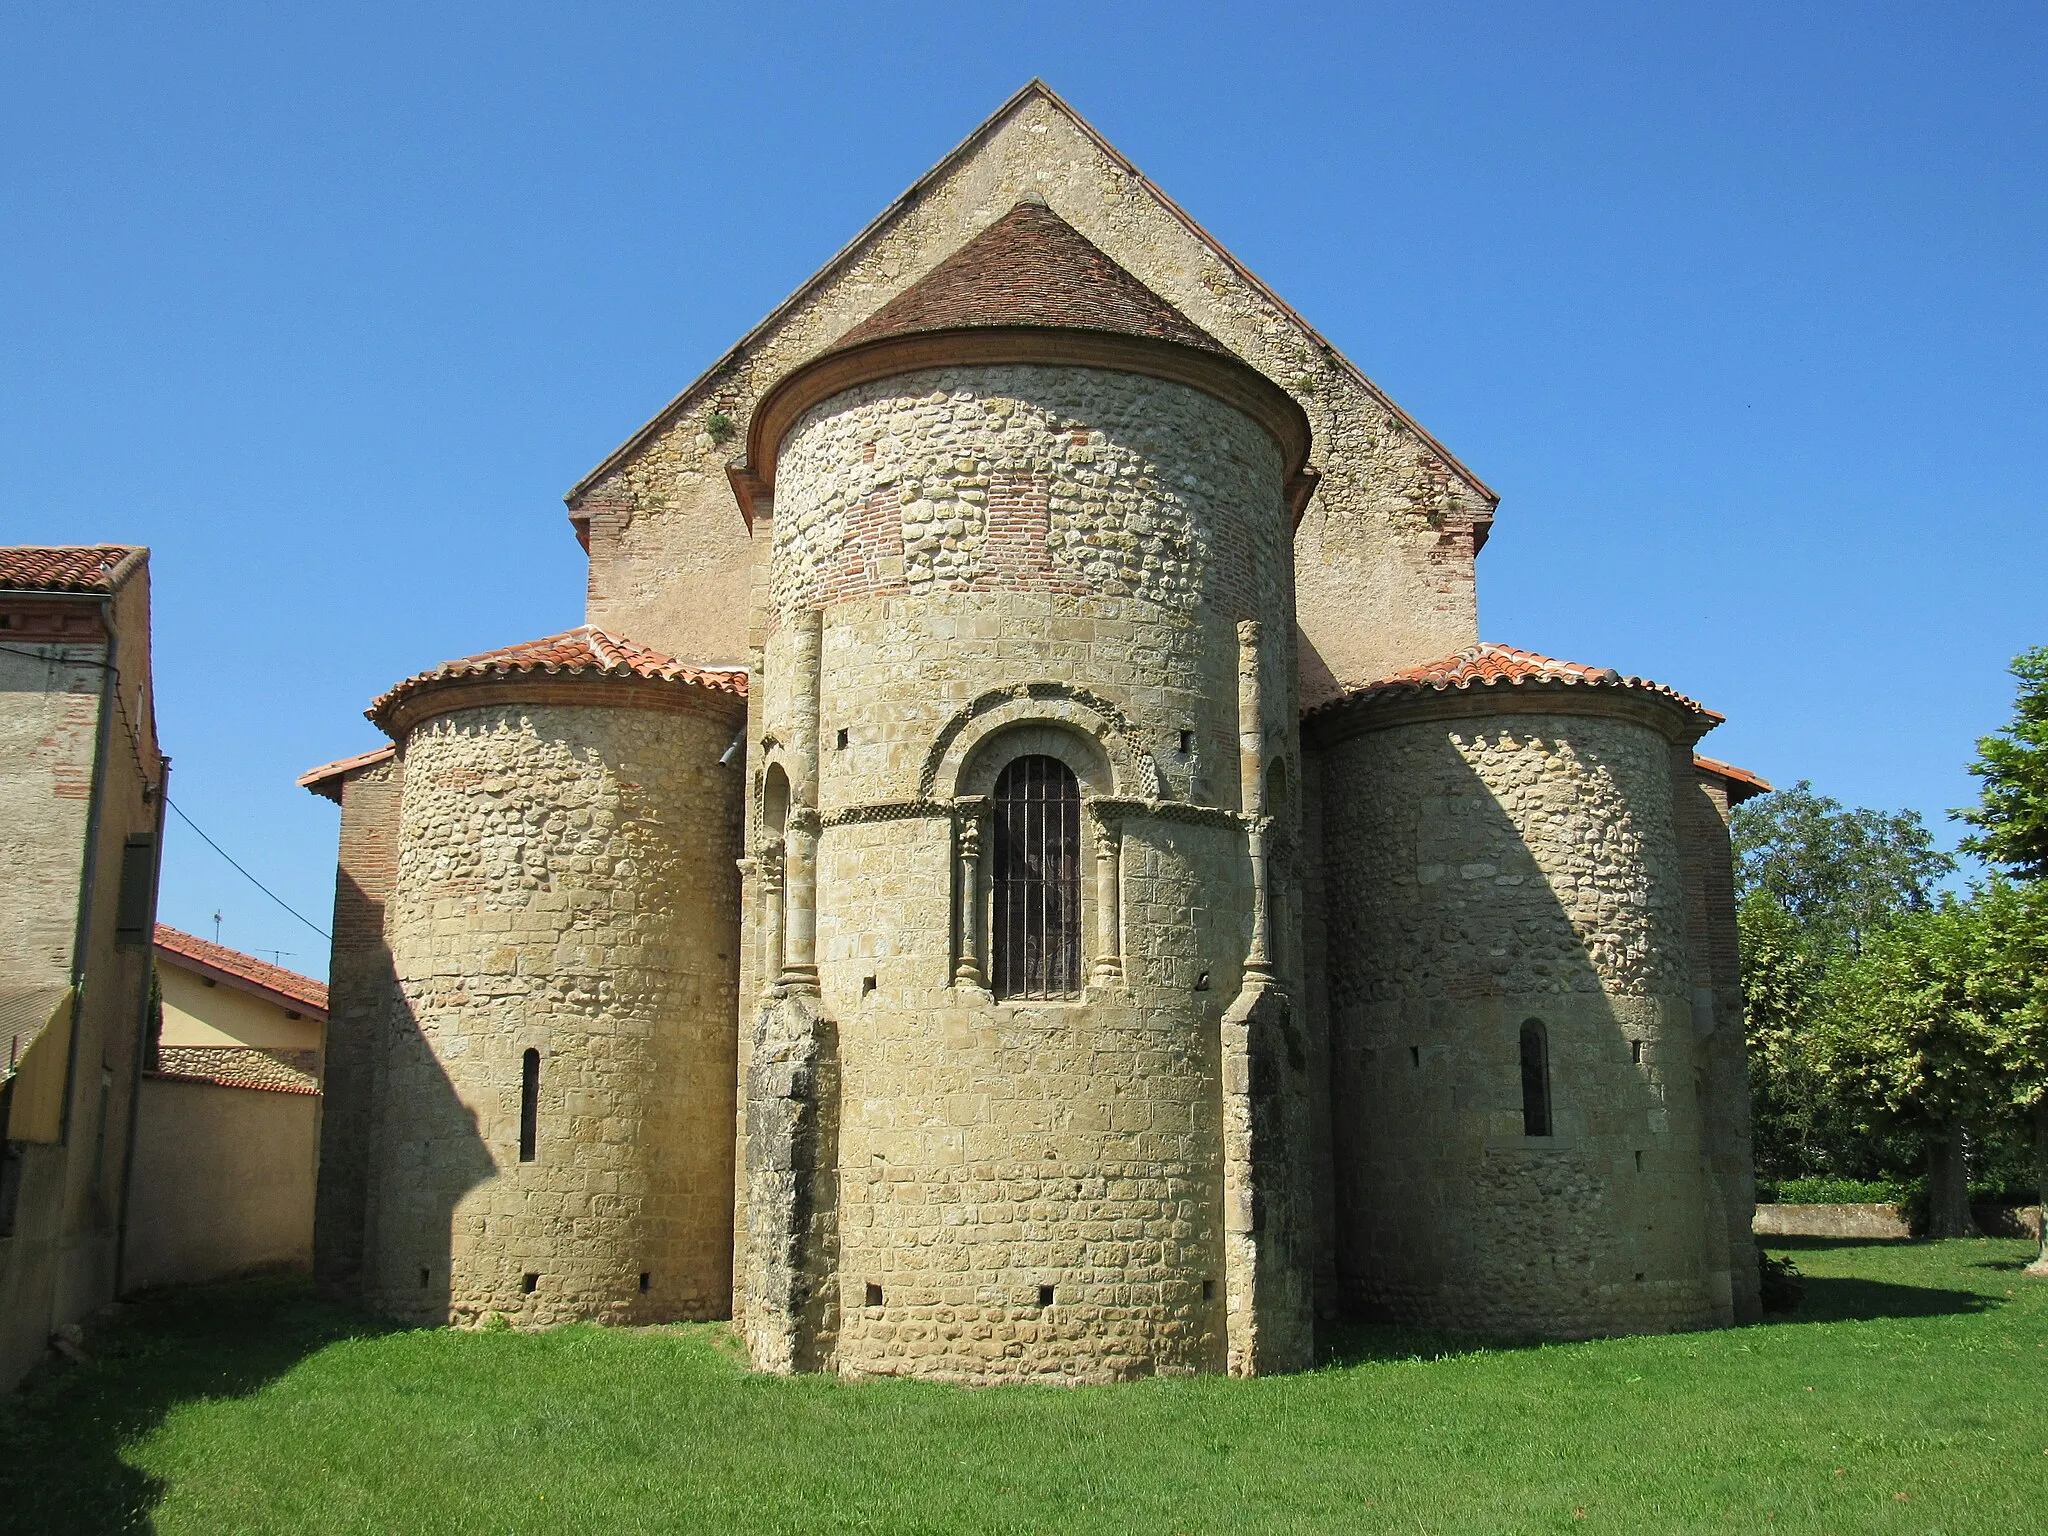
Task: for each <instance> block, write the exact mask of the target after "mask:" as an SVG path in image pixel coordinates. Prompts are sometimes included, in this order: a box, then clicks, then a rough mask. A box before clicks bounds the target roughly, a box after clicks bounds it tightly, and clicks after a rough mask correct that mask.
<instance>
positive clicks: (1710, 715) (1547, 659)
mask: <svg viewBox="0 0 2048 1536" xmlns="http://www.w3.org/2000/svg"><path fill="white" fill-rule="evenodd" d="M1531 683H1535V684H1559V683H1562V684H1565V685H1567V686H1570V687H1579V688H1629V689H1635V690H1637V691H1640V692H1644V693H1654V694H1656V695H1658V696H1659V697H1661V698H1666V699H1669V700H1671V701H1672V702H1673V703H1675V704H1677V705H1679V706H1680V707H1681V708H1683V709H1686V710H1689V711H1691V712H1692V713H1693V714H1696V715H1699V716H1701V717H1703V718H1705V719H1707V720H1710V721H1712V722H1713V723H1714V724H1716V725H1718V724H1720V723H1721V721H1722V719H1723V718H1725V717H1724V716H1721V715H1718V714H1716V713H1715V712H1714V711H1713V710H1711V709H1708V708H1707V707H1706V706H1705V705H1704V704H1700V703H1697V702H1695V701H1694V700H1692V699H1689V698H1687V697H1686V696H1685V695H1684V694H1682V693H1679V692H1678V691H1677V690H1675V689H1672V688H1667V687H1665V686H1664V685H1663V684H1662V683H1653V682H1651V681H1649V680H1648V679H1647V678H1641V677H1623V676H1622V675H1621V674H1620V673H1619V672H1617V671H1615V670H1614V669H1613V668H1612V667H1589V666H1585V665H1583V664H1582V663H1579V662H1576V661H1559V660H1557V659H1556V658H1555V657H1552V656H1539V655H1538V654H1537V653H1536V652H1534V651H1522V650H1517V649H1515V647H1513V646H1511V645H1490V644H1487V643H1486V642H1484V641H1482V642H1480V643H1479V644H1478V645H1468V646H1466V647H1465V649H1464V650H1462V651H1458V652H1455V653H1454V654H1452V655H1449V656H1445V657H1442V658H1440V659H1438V660H1436V661H1430V662H1424V663H1423V664H1422V665H1421V666H1419V667H1409V668H1407V669H1406V670H1404V671H1400V672H1395V673H1392V674H1390V675H1389V676H1387V677H1383V678H1380V679H1378V680H1377V681H1375V682H1371V683H1367V684H1366V685H1365V686H1364V687H1362V688H1354V689H1352V690H1351V691H1349V692H1348V693H1346V694H1345V695H1344V696H1343V697H1342V698H1340V699H1333V700H1331V701H1330V702H1329V703H1328V704H1322V705H1318V706H1317V708H1316V709H1315V710H1311V711H1310V713H1311V714H1315V713H1319V712H1320V711H1322V710H1325V709H1334V708H1337V707H1339V706H1341V705H1344V704H1354V703H1357V702H1359V701H1360V700H1364V699H1377V698H1386V697H1391V696H1394V695H1398V694H1410V695H1414V694H1421V693H1425V692H1436V693H1443V692H1446V691H1448V690H1450V689H1452V688H1456V689H1460V690H1464V689H1470V688H1498V687H1510V688H1512V687H1519V686H1522V685H1524V684H1531Z"/></svg>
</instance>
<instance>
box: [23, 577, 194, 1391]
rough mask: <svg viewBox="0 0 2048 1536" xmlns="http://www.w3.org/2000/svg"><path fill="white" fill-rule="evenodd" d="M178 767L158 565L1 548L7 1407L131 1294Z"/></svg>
mask: <svg viewBox="0 0 2048 1536" xmlns="http://www.w3.org/2000/svg"><path fill="white" fill-rule="evenodd" d="M169 766H170V764H169V759H167V758H166V757H165V756H164V755H163V753H162V752H161V751H159V750H158V747H157V736H156V717H155V700H154V690H153V688H152V685H151V680H150V654H149V551H148V550H146V549H139V548H131V547H128V546H126V545H119V544H102V545H92V546H86V547H79V548H42V547H35V548H0V868H4V869H5V871H6V875H5V879H4V881H0V1127H4V1144H0V1391H5V1390H7V1389H9V1388H11V1387H12V1386H14V1384H15V1383H16V1382H17V1381H19V1380H20V1379H21V1377H22V1375H23V1374H24V1373H25V1372H26V1371H27V1370H28V1369H29V1367H30V1366H32V1365H33V1364H35V1362H36V1361H37V1360H38V1359H40V1358H41V1357H42V1354H43V1352H44V1350H45V1349H46V1348H47V1347H48V1344H49V1340H50V1336H51V1335H52V1333H54V1332H55V1331H56V1330H57V1329H58V1328H60V1327H62V1326H63V1325H65V1324H67V1323H72V1322H76V1321H77V1320H79V1319H80V1318H82V1317H84V1316H85V1315H86V1314H87V1313H89V1312H91V1311H93V1310H94V1309H95V1308H97V1307H99V1306H102V1305H104V1304H105V1303H107V1302H109V1301H111V1300H113V1298H114V1297H115V1296H116V1295H117V1294H118V1293H119V1291H120V1289H121V1275H120V1266H121V1233H122V1228H123V1221H124V1217H125V1211H124V1210H123V1201H122V1194H123V1191H124V1190H125V1188H126V1187H127V1180H126V1177H125V1175H126V1171H127V1162H128V1157H129V1154H130V1150H131V1148H132V1145H133V1131H134V1114H135V1104H136V1092H135V1088H136V1080H137V1077H138V1075H139V1073H140V1070H141V1066H142V1054H143V1051H144V1048H145V1047H146V1045H147V1043H148V1037H149V1036H148V1029H147V1028H146V1023H147V1018H148V1012H149V975H150V933H151V929H152V928H153V927H154V925H155V921H156V879H157V848H158V844H159V842H160V841H161V837H162V831H163V808H164V780H165V776H166V774H167V773H168V771H169Z"/></svg>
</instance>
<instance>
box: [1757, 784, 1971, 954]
mask: <svg viewBox="0 0 2048 1536" xmlns="http://www.w3.org/2000/svg"><path fill="white" fill-rule="evenodd" d="M1729 832H1730V836H1731V837H1732V838H1733V840H1734V844H1735V884H1736V894H1737V895H1738V897H1741V898H1745V899H1746V898H1748V897H1750V896H1763V897H1765V898H1767V899H1768V900H1769V901H1771V902H1772V903H1773V904H1774V905H1775V906H1777V907H1778V908H1780V909H1781V910H1782V911H1783V912H1784V913H1785V914H1786V915H1787V916H1788V917H1790V918H1792V919H1793V921H1794V922H1796V923H1797V924H1798V926H1799V929H1800V931H1801V933H1802V934H1803V936H1804V940H1805V942H1806V943H1807V944H1808V945H1809V947H1811V948H1812V949H1813V950H1814V952H1815V953H1816V954H1818V955H1820V956H1824V957H1826V958H1829V959H1832V958H1833V957H1834V956H1835V955H1837V954H1843V953H1847V954H1854V953H1856V952H1857V951H1858V950H1859V949H1861V948H1862V946H1863V943H1864V941H1865V940H1866V939H1867V938H1868V937H1869V936H1870V935H1871V934H1873V933H1876V932H1878V931H1879V930H1880V929H1883V928H1885V927H1887V926H1889V925H1890V924H1891V923H1892V922H1894V921H1896V920H1897V919H1898V918H1899V917H1900V916H1901V915H1903V914H1905V913H1907V912H1917V911H1924V910H1926V909H1927V907H1928V906H1929V904H1930V903H1931V901H1932V896H1933V890H1934V886H1935V883H1936V882H1937V881H1939V880H1940V879H1941V878H1942V877H1943V876H1945V875H1947V874H1950V873H1951V872H1953V871H1954V869H1955V860H1954V859H1953V858H1952V857H1950V856H1949V855H1948V854H1945V853H1943V852H1942V851H1941V850H1940V849H1938V848H1936V847H1935V846H1934V835H1933V834H1932V833H1931V832H1929V831H1928V830H1927V827H1926V824H1925V823H1923V822H1922V821H1921V820H1920V816H1919V813H1918V812H1917V811H1873V810H1863V809H1857V810H1851V809H1849V808H1847V807H1845V806H1844V805H1843V804H1842V803H1841V802H1840V801H1839V800H1833V799H1830V798H1829V797H1828V796H1826V795H1820V794H1816V793H1814V789H1813V785H1812V784H1811V783H1809V782H1808V781H1807V780H1805V779H1801V780H1800V781H1799V782H1798V783H1797V784H1795V785H1793V786H1792V787H1791V788H1790V789H1781V790H1779V791H1778V792H1777V793H1775V794H1770V795H1765V796H1762V797H1761V798H1759V799H1756V800H1752V801H1750V802H1749V803H1748V804H1746V805H1742V806H1739V807H1737V808H1736V811H1735V814H1734V817H1733V818H1732V821H1731V823H1730V827H1729Z"/></svg>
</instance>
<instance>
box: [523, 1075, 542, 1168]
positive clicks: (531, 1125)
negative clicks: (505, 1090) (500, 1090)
mask: <svg viewBox="0 0 2048 1536" xmlns="http://www.w3.org/2000/svg"><path fill="white" fill-rule="evenodd" d="M539 1143H540V1052H539V1051H531V1050H530V1051H528V1052H527V1053H526V1055H525V1057H524V1058H523V1059H522V1060H521V1061H520V1063H519V1161H521V1162H522V1163H530V1162H532V1161H533V1154H534V1152H535V1150H536V1149H537V1147H538V1146H539Z"/></svg>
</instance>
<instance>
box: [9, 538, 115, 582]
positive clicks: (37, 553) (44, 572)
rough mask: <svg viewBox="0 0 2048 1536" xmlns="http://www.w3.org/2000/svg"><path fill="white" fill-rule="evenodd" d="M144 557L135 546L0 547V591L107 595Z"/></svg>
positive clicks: (30, 545) (25, 545) (35, 545)
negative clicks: (105, 593) (98, 593)
mask: <svg viewBox="0 0 2048 1536" xmlns="http://www.w3.org/2000/svg"><path fill="white" fill-rule="evenodd" d="M148 554H149V551H148V550H147V549H145V548H143V547H142V546H140V545H135V544H65V545H40V544H17V545H12V546H5V547H0V591H10V592H111V591H113V590H114V588H116V587H118V586H119V585H120V584H121V583H122V582H123V581H126V580H127V579H128V576H129V574H130V573H131V572H132V571H133V570H134V569H135V567H136V566H138V565H140V564H141V563H142V561H143V559H144V557H146V556H147V555H148Z"/></svg>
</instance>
